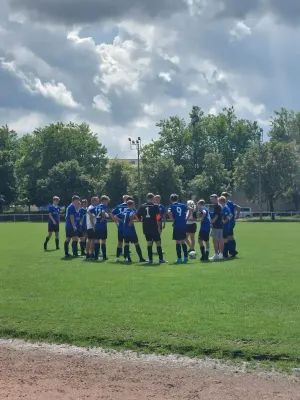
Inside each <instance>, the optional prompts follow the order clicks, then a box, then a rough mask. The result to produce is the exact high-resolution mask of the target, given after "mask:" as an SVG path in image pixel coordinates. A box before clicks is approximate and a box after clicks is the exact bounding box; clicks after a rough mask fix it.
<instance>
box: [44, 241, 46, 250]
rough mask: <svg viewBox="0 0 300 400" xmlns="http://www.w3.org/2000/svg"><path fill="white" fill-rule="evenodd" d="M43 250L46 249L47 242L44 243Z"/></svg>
mask: <svg viewBox="0 0 300 400" xmlns="http://www.w3.org/2000/svg"><path fill="white" fill-rule="evenodd" d="M44 250H45V251H46V250H47V243H44Z"/></svg>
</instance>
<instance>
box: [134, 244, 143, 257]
mask: <svg viewBox="0 0 300 400" xmlns="http://www.w3.org/2000/svg"><path fill="white" fill-rule="evenodd" d="M135 249H136V252H137V255H138V256H139V257H140V260H142V259H143V254H142V249H141V246H140V245H139V244H138V245H137V246H135Z"/></svg>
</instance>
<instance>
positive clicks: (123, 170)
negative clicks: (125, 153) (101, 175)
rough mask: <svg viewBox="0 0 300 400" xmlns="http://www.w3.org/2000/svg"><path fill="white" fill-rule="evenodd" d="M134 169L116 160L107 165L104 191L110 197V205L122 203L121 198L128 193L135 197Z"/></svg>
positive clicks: (135, 174)
mask: <svg viewBox="0 0 300 400" xmlns="http://www.w3.org/2000/svg"><path fill="white" fill-rule="evenodd" d="M136 169H137V168H136V167H135V166H133V165H130V164H129V163H128V162H125V161H121V160H119V159H117V158H115V159H114V160H112V161H111V162H110V163H109V167H108V174H107V178H106V184H105V191H106V193H108V195H109V197H110V204H111V205H112V206H115V205H117V204H120V203H121V202H122V196H123V195H124V194H126V193H129V194H130V195H131V196H135V197H136V179H137V178H136V177H137V171H136Z"/></svg>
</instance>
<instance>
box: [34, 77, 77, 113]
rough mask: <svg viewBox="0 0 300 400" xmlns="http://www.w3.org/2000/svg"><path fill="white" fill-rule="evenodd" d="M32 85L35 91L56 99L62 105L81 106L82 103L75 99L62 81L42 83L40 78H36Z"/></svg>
mask: <svg viewBox="0 0 300 400" xmlns="http://www.w3.org/2000/svg"><path fill="white" fill-rule="evenodd" d="M32 87H33V90H34V91H35V92H37V93H40V94H41V95H42V96H44V97H46V98H50V99H52V100H54V101H55V102H56V103H57V104H59V105H61V106H64V107H70V108H78V107H80V105H79V104H78V103H77V102H76V101H75V100H74V99H73V96H72V93H71V92H70V91H69V90H67V88H66V87H65V85H64V84H63V83H61V82H58V83H56V82H55V81H52V82H45V83H42V82H41V81H40V79H38V78H35V80H34V84H33V86H32Z"/></svg>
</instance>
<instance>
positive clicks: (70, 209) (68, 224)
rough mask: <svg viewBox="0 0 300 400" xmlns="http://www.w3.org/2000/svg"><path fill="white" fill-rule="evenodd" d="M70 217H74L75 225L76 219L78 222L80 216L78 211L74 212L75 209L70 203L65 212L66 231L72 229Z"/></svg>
mask: <svg viewBox="0 0 300 400" xmlns="http://www.w3.org/2000/svg"><path fill="white" fill-rule="evenodd" d="M71 215H73V216H74V220H75V224H76V225H77V220H78V218H79V221H80V214H79V210H76V207H75V206H74V204H72V203H71V204H70V205H69V206H68V207H67V212H66V229H67V230H68V229H73V225H72V222H71Z"/></svg>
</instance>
